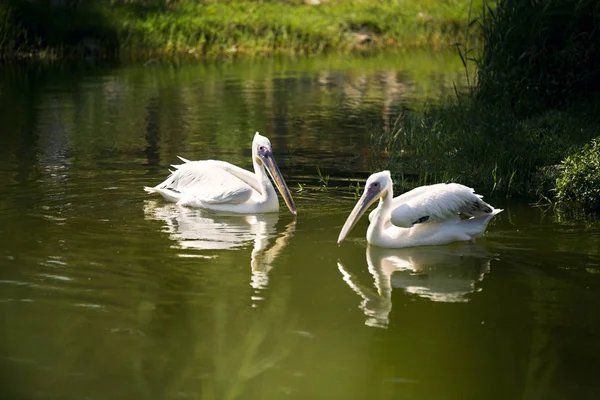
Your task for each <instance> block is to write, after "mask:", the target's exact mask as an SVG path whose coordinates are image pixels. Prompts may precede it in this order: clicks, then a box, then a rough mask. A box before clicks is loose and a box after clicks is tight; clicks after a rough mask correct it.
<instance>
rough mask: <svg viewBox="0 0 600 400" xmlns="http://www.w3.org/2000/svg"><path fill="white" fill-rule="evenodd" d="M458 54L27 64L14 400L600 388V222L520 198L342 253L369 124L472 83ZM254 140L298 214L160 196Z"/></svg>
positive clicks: (10, 364) (7, 393) (10, 142)
mask: <svg viewBox="0 0 600 400" xmlns="http://www.w3.org/2000/svg"><path fill="white" fill-rule="evenodd" d="M452 60H453V59H451V58H449V56H445V55H439V54H429V53H416V54H401V55H398V56H396V57H391V56H386V57H383V56H380V57H378V58H365V59H362V58H346V59H339V58H331V59H315V60H287V61H286V60H279V61H262V62H255V63H231V64H225V65H220V64H208V65H186V66H164V65H158V64H155V63H150V64H148V65H146V66H131V67H124V68H74V67H73V68H58V69H45V68H40V69H33V70H28V71H26V72H23V71H22V70H19V69H5V70H4V71H3V75H2V79H1V80H0V120H2V121H4V122H3V123H2V124H1V125H0V179H1V180H2V182H4V184H3V185H2V186H1V187H0V235H1V236H0V237H2V239H3V240H2V241H1V242H0V321H1V322H0V323H1V324H2V325H0V326H1V328H2V329H1V330H0V372H1V375H0V380H1V382H0V383H1V386H0V387H1V388H2V389H1V392H2V393H3V396H2V397H3V398H11V399H18V398H23V399H82V398H86V399H100V398H102V399H103V398H111V399H121V398H122V399H136V398H156V399H164V398H168V399H171V398H173V399H175V398H202V399H212V398H215V399H234V398H242V399H255V398H264V399H267V398H269V399H270V398H273V399H280V398H293V399H307V398H311V399H312V398H327V399H331V398H336V399H337V398H339V399H364V398H381V399H388V398H389V399H440V398H442V399H481V398H497V399H513V398H527V399H537V398H542V399H564V398H577V399H585V398H598V396H600V383H598V380H597V374H598V373H597V371H598V369H597V366H598V363H599V362H600V345H599V344H598V343H600V340H599V339H600V316H599V315H600V314H599V313H598V312H597V306H598V304H599V301H600V225H599V224H598V222H594V221H577V220H570V219H564V217H561V216H555V215H554V214H552V213H544V212H543V211H542V210H540V209H538V208H535V207H532V206H531V205H529V204H528V203H527V202H525V201H517V200H512V201H509V200H507V199H504V198H500V199H490V202H491V203H492V204H494V205H495V206H496V207H500V208H504V209H505V211H504V212H503V213H501V214H500V215H499V216H498V217H496V218H495V220H494V221H493V222H492V224H490V227H489V230H488V233H487V235H486V236H485V237H484V238H483V239H481V240H479V241H478V242H477V244H475V245H471V244H454V245H450V246H443V247H436V248H414V249H403V250H395V251H391V250H383V249H377V248H370V247H368V246H367V244H366V241H365V238H364V234H365V231H366V226H367V222H366V220H363V221H361V222H360V223H359V224H358V225H357V227H356V228H355V230H354V231H353V232H352V234H351V236H350V239H349V240H348V241H347V242H345V243H344V244H343V245H342V246H341V247H338V246H337V245H336V243H335V241H336V239H337V235H338V234H339V230H340V229H341V226H342V225H343V223H344V221H345V219H346V217H347V215H348V213H349V211H350V210H351V208H352V207H353V205H354V201H355V197H354V196H355V191H354V189H353V186H354V185H356V179H357V178H360V179H364V177H365V176H366V175H367V174H368V172H369V171H370V170H371V169H373V168H376V167H377V163H378V162H379V160H378V156H377V155H374V154H372V151H371V150H370V149H369V135H368V134H369V132H370V130H371V129H389V123H390V121H392V122H393V117H394V115H395V114H397V112H399V111H400V110H402V109H405V108H419V107H422V106H423V104H425V103H426V102H431V101H434V100H435V99H436V98H438V97H439V96H440V95H446V94H450V93H452V90H453V88H452V81H457V82H459V83H460V79H461V76H462V75H461V70H460V65H459V63H456V62H455V61H452ZM424 71H425V72H424ZM255 130H259V131H261V132H262V133H264V134H265V135H267V136H269V137H270V138H271V141H272V143H273V147H274V151H275V157H276V159H277V161H278V163H279V165H280V168H281V169H282V172H283V173H284V175H285V176H286V179H287V181H288V184H289V185H290V187H292V190H293V194H294V197H295V200H296V205H297V207H298V216H297V218H294V217H293V216H292V215H291V214H290V213H289V211H288V210H287V209H286V208H285V207H284V205H283V202H281V206H282V208H281V212H280V213H278V214H271V215H264V216H231V215H229V216H222V215H215V214H214V213H210V212H206V211H201V210H190V209H181V208H179V207H177V206H174V205H172V204H167V203H165V202H164V201H162V199H159V198H153V197H150V196H148V195H146V194H145V193H144V192H143V191H142V187H143V186H146V185H154V184H156V183H158V182H160V181H161V180H162V179H163V178H164V177H165V176H166V175H167V169H168V166H169V164H171V163H174V162H176V161H177V159H176V155H182V156H184V157H186V158H191V159H202V158H217V159H225V160H228V161H231V162H234V163H236V164H238V165H240V166H243V167H246V168H249V167H250V148H249V144H250V142H251V140H252V135H253V133H254V131H255ZM316 166H319V167H320V170H321V172H322V174H323V175H329V181H328V182H327V183H326V182H325V181H327V177H326V176H323V178H321V181H320V180H319V179H320V178H319V176H318V173H317V171H316ZM355 178H356V179H355ZM299 184H301V185H302V187H303V190H301V191H300V186H299ZM324 186H326V187H324Z"/></svg>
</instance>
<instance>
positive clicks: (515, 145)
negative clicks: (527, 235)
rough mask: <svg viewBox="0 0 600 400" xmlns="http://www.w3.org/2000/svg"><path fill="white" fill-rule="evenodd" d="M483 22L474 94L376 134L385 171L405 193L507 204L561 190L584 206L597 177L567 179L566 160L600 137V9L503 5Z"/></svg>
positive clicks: (558, 3)
mask: <svg viewBox="0 0 600 400" xmlns="http://www.w3.org/2000/svg"><path fill="white" fill-rule="evenodd" d="M479 23H481V24H482V26H481V32H482V42H483V51H482V53H481V54H480V55H478V56H476V57H475V59H472V62H473V63H474V64H475V68H476V70H477V76H476V79H475V81H474V83H473V86H472V87H471V89H470V91H469V92H468V93H466V94H458V93H457V94H456V95H455V96H453V97H452V98H450V99H448V100H447V101H446V103H445V104H444V105H443V106H441V107H436V108H428V109H427V110H425V111H424V112H420V113H404V114H403V115H401V116H399V118H398V120H397V122H396V125H395V128H394V129H393V130H392V131H391V132H386V133H383V134H375V135H374V141H375V142H376V143H377V144H378V146H379V149H381V150H383V151H385V152H387V154H388V155H389V158H388V160H387V165H386V166H387V167H388V168H390V169H391V170H392V171H395V172H396V173H397V174H398V176H399V178H400V180H401V181H404V182H405V183H406V185H407V186H410V185H414V184H424V183H431V182H434V181H436V182H439V181H444V180H460V181H462V182H466V183H467V184H469V185H472V186H476V187H478V188H481V190H484V191H486V190H487V191H488V192H500V193H503V194H506V195H516V194H525V195H527V194H535V195H538V196H544V197H550V198H552V197H554V194H555V193H556V190H557V189H558V190H559V192H560V191H561V190H562V191H565V190H567V191H569V193H575V194H570V195H569V196H562V197H561V196H558V197H557V198H558V200H559V201H561V200H563V201H569V200H567V199H575V198H578V197H581V196H578V195H577V193H578V192H582V191H585V190H586V189H585V187H586V186H590V185H592V186H593V185H597V179H595V178H594V172H590V169H589V168H583V170H585V171H586V172H585V173H584V174H582V175H581V176H583V177H587V178H586V179H587V180H586V181H583V180H582V179H583V178H581V176H578V177H577V179H575V178H573V179H571V178H565V173H566V171H567V169H568V168H566V167H565V165H567V164H568V163H563V160H565V159H566V158H567V157H568V156H569V155H572V154H575V153H577V152H578V151H579V149H580V148H581V147H582V145H584V144H585V143H588V142H589V141H590V140H591V139H592V138H594V137H596V136H598V134H599V131H600V130H599V129H598V128H599V126H600V117H599V116H600V96H598V95H597V92H598V91H597V89H598V88H600V68H598V64H599V62H600V56H599V54H600V30H598V29H597V26H600V4H599V3H598V2H596V1H592V0H582V1H580V2H578V3H577V7H575V6H574V5H573V3H572V2H570V1H568V0H547V1H545V2H540V1H536V0H526V1H521V0H499V1H498V2H497V3H494V7H493V8H492V7H486V8H484V9H482V10H481V16H480V19H479ZM461 56H462V57H463V60H465V64H466V66H467V64H468V63H469V62H468V61H466V60H467V57H464V56H465V54H464V50H463V53H462V54H461ZM594 148H597V145H596V147H594ZM583 159H584V158H581V157H579V158H578V157H575V158H572V160H580V161H581V160H583ZM581 162H583V161H581ZM561 165H562V166H561ZM569 165H570V164H569ZM569 168H570V170H573V169H579V168H578V167H573V166H570V167H569ZM596 173H597V174H600V171H597V172H596ZM580 178H581V179H580ZM557 179H558V182H559V187H558V188H557ZM561 182H562V183H561ZM575 183H576V185H577V187H575V188H573V190H572V191H570V189H565V187H564V186H565V185H567V186H568V185H570V184H575ZM588 183H589V185H588ZM593 193H596V192H593ZM588 203H590V204H591V202H588Z"/></svg>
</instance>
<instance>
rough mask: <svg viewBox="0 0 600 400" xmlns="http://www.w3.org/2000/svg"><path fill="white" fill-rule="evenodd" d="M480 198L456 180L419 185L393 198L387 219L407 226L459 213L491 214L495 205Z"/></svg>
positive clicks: (470, 214) (455, 215) (452, 217)
mask: <svg viewBox="0 0 600 400" xmlns="http://www.w3.org/2000/svg"><path fill="white" fill-rule="evenodd" d="M481 198H482V196H480V195H478V194H475V191H474V190H473V189H471V188H469V187H466V186H463V185H460V184H458V183H447V184H446V183H439V184H436V185H429V186H422V187H418V188H416V189H413V190H411V191H409V192H407V193H404V194H402V195H400V196H398V197H396V198H394V200H393V201H392V213H391V216H390V222H391V223H392V224H394V225H396V226H399V227H403V228H410V227H412V226H413V225H414V224H416V223H422V222H440V221H444V220H448V219H454V218H459V215H460V214H463V215H466V216H469V217H478V216H483V215H488V214H490V213H492V212H493V211H494V207H492V206H490V205H489V204H487V203H485V202H484V201H483V200H481Z"/></svg>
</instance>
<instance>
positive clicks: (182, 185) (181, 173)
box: [145, 132, 295, 213]
mask: <svg viewBox="0 0 600 400" xmlns="http://www.w3.org/2000/svg"><path fill="white" fill-rule="evenodd" d="M259 149H260V151H261V154H263V155H262V156H261V157H266V158H267V162H270V163H272V164H274V161H272V153H271V143H270V141H269V139H267V138H266V137H264V136H261V135H260V134H259V133H258V132H257V133H256V135H255V136H254V140H253V142H252V162H253V165H254V173H252V172H250V171H246V170H245V169H242V168H240V167H237V166H235V165H233V164H230V163H228V162H225V161H217V160H203V161H190V160H187V159H185V158H183V157H179V159H180V160H181V161H183V164H179V165H172V167H173V169H174V170H173V171H171V175H169V176H168V177H167V179H165V181H163V182H162V183H160V184H158V185H157V186H155V187H146V188H145V190H146V191H147V192H148V193H159V194H160V195H162V196H163V197H164V198H165V199H166V200H168V201H172V202H177V204H180V205H186V206H191V207H199V208H208V209H213V210H219V211H230V212H237V213H262V212H274V211H277V210H278V209H279V201H278V199H277V194H276V193H275V190H274V188H273V185H272V184H271V182H270V181H269V178H268V176H267V173H266V171H265V166H264V165H263V161H261V160H260V157H259V155H258V151H259ZM265 154H266V155H265ZM269 157H270V158H269ZM270 168H274V170H275V174H276V175H277V177H276V178H277V179H278V182H280V184H279V185H280V186H279V188H280V191H283V192H282V195H283V194H285V195H286V196H287V197H285V198H284V199H285V200H286V203H288V202H289V204H288V207H290V210H292V209H293V212H294V213H295V206H294V205H293V200H292V199H291V194H290V193H289V189H288V188H287V186H286V185H285V182H284V181H283V178H282V177H281V176H280V174H279V170H278V168H277V167H276V165H275V167H270ZM274 179H275V178H274Z"/></svg>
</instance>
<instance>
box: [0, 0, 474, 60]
mask: <svg viewBox="0 0 600 400" xmlns="http://www.w3.org/2000/svg"><path fill="white" fill-rule="evenodd" d="M147 3H149V2H133V3H131V2H128V3H122V2H101V1H95V2H94V1H92V2H79V4H78V6H76V7H75V6H73V7H62V6H61V7H58V6H52V5H51V4H50V3H49V2H48V1H44V0H38V1H34V2H31V3H30V2H21V1H18V0H9V2H8V3H7V5H3V6H0V21H2V20H4V21H6V23H5V24H4V28H3V27H0V40H2V42H0V53H1V54H3V55H4V56H7V54H13V55H14V54H21V55H22V54H32V53H35V52H36V51H37V52H42V51H46V52H51V53H52V54H55V55H57V56H58V57H60V56H64V55H69V54H75V55H78V51H77V50H79V53H81V52H82V49H84V50H85V49H87V47H89V43H90V39H93V40H92V42H93V44H94V45H95V46H96V47H98V48H101V49H102V52H101V53H100V52H99V55H102V56H104V55H107V54H112V53H113V52H117V51H118V52H119V53H120V55H121V56H122V57H123V58H126V59H132V58H133V59H145V58H149V57H167V58H168V57H179V58H181V57H183V58H207V57H208V58H210V57H224V56H225V57H227V56H239V55H250V56H256V55H264V54H286V55H296V54H319V53H324V52H351V51H364V50H373V49H386V48H397V47H408V46H422V45H428V46H431V45H434V46H435V45H448V44H451V43H454V42H457V41H462V40H464V39H465V32H466V28H467V26H468V22H469V13H470V11H471V10H472V9H473V8H474V7H481V3H482V0H474V1H472V0H445V1H434V0H422V1H416V0H390V1H379V0H329V1H323V3H322V4H320V5H306V4H304V3H303V2H296V1H250V0H240V1H200V0H197V1H193V0H189V1H185V0H180V1H173V2H171V3H170V5H169V6H165V4H163V3H162V2H157V3H154V4H153V5H144V4H147ZM473 3H475V5H473ZM46 16H51V18H50V17H48V18H46Z"/></svg>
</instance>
